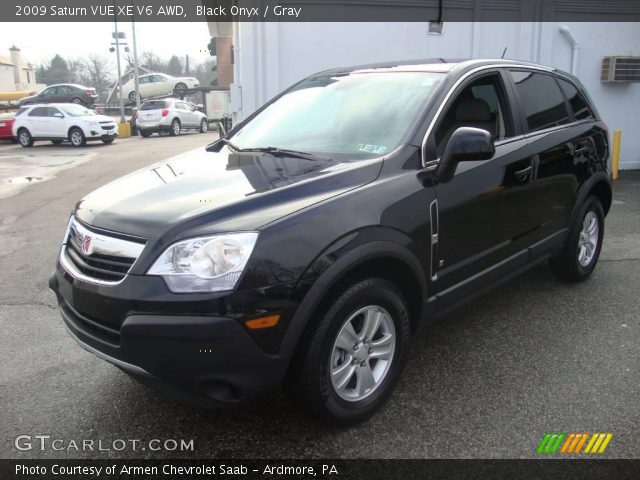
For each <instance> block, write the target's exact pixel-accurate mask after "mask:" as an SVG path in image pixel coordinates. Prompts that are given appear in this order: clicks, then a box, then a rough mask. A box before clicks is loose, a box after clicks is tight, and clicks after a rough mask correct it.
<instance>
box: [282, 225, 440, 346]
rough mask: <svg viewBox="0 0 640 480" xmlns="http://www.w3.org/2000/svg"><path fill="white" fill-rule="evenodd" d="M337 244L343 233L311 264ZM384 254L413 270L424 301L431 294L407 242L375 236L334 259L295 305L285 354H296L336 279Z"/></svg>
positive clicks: (422, 271) (284, 344)
mask: <svg viewBox="0 0 640 480" xmlns="http://www.w3.org/2000/svg"><path fill="white" fill-rule="evenodd" d="M348 237H349V239H351V238H354V234H353V233H352V234H350V235H349V236H348ZM347 241H348V240H347ZM336 244H341V245H344V237H343V240H338V242H336V243H334V244H332V246H330V247H328V248H327V249H325V252H323V254H322V255H320V256H319V257H317V259H316V261H314V263H313V264H312V265H311V268H313V266H314V265H316V264H318V262H319V261H321V260H320V259H322V258H323V257H324V258H326V253H327V252H329V251H330V250H331V249H332V248H333V246H335V245H336ZM383 257H386V258H389V257H391V258H394V259H397V260H400V261H401V262H403V263H404V264H405V265H406V266H408V267H409V268H410V269H411V270H412V271H413V273H414V274H415V276H416V278H417V279H418V281H419V283H420V291H421V293H422V300H423V305H424V302H426V299H427V298H428V296H427V281H426V277H425V274H424V270H423V268H422V266H421V264H420V262H419V261H418V259H417V258H416V256H415V255H414V254H413V253H412V252H411V251H410V250H409V249H408V248H407V247H406V246H404V245H402V244H400V243H397V242H394V241H389V240H375V241H371V242H368V243H365V244H362V245H359V246H357V247H355V248H353V249H351V250H349V251H348V252H347V253H344V254H343V255H342V256H340V257H339V258H337V259H335V261H333V263H331V265H329V266H328V267H327V268H326V269H325V270H324V271H323V272H322V273H321V274H320V276H319V277H318V278H317V279H316V280H315V281H314V283H313V286H312V287H311V288H310V289H309V291H308V292H307V293H306V294H305V296H304V299H303V300H302V302H301V303H300V305H299V306H298V308H297V309H296V312H295V314H294V316H293V319H292V321H291V324H290V326H289V328H288V330H287V333H286V335H285V338H284V339H283V342H282V347H281V350H280V352H281V354H282V356H284V357H289V358H290V357H291V356H292V355H293V353H294V351H295V349H296V348H297V346H298V343H299V340H300V337H302V334H303V332H304V331H305V329H306V327H307V325H308V324H309V319H310V317H311V315H312V314H313V312H314V311H315V309H316V308H317V307H318V305H319V304H320V302H321V301H322V299H323V298H324V297H325V295H326V294H327V293H328V292H329V291H330V290H331V288H332V287H333V286H334V285H335V284H336V282H338V281H339V280H340V279H341V278H343V277H344V275H346V274H347V273H348V272H350V271H351V270H352V269H354V268H355V267H357V266H358V265H361V264H363V263H364V262H366V261H368V260H372V259H375V258H383ZM308 270H309V269H308ZM308 270H307V271H308ZM423 310H424V308H423Z"/></svg>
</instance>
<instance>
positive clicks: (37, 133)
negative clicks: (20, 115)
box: [25, 107, 49, 138]
mask: <svg viewBox="0 0 640 480" xmlns="http://www.w3.org/2000/svg"><path fill="white" fill-rule="evenodd" d="M48 115H49V112H48V107H35V108H33V109H31V111H30V112H29V113H28V114H27V119H28V120H27V122H25V127H27V130H29V132H31V136H32V137H34V138H35V137H46V132H47V123H48Z"/></svg>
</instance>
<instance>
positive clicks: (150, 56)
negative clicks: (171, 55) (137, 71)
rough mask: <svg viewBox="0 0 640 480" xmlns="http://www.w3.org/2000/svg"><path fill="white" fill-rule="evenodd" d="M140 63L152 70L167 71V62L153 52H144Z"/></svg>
mask: <svg viewBox="0 0 640 480" xmlns="http://www.w3.org/2000/svg"><path fill="white" fill-rule="evenodd" d="M139 64H140V65H141V66H143V67H144V68H147V69H149V70H151V71H152V72H160V73H166V71H167V64H166V62H165V61H164V60H162V59H161V58H160V57H159V56H158V55H156V54H155V53H153V52H149V51H146V52H142V55H140V61H139Z"/></svg>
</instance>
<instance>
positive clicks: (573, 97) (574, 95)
mask: <svg viewBox="0 0 640 480" xmlns="http://www.w3.org/2000/svg"><path fill="white" fill-rule="evenodd" d="M558 83H559V84H560V88H562V91H563V92H564V95H565V96H566V97H567V100H569V105H571V109H572V110H573V116H574V118H575V119H576V120H593V119H594V118H595V115H594V114H593V112H592V111H591V109H590V108H589V104H588V103H587V101H586V100H585V98H584V97H583V96H582V94H581V93H580V92H579V91H578V89H577V88H576V87H574V86H573V85H572V84H571V83H569V82H567V81H566V80H562V79H561V78H558Z"/></svg>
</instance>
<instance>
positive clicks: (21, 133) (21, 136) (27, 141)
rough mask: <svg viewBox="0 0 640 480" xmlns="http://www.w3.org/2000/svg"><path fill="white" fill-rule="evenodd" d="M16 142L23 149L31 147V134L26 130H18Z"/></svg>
mask: <svg viewBox="0 0 640 480" xmlns="http://www.w3.org/2000/svg"><path fill="white" fill-rule="evenodd" d="M18 142H19V143H20V145H22V146H23V147H25V148H27V147H33V137H32V136H31V133H30V132H29V130H27V129H26V128H21V129H20V130H18Z"/></svg>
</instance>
